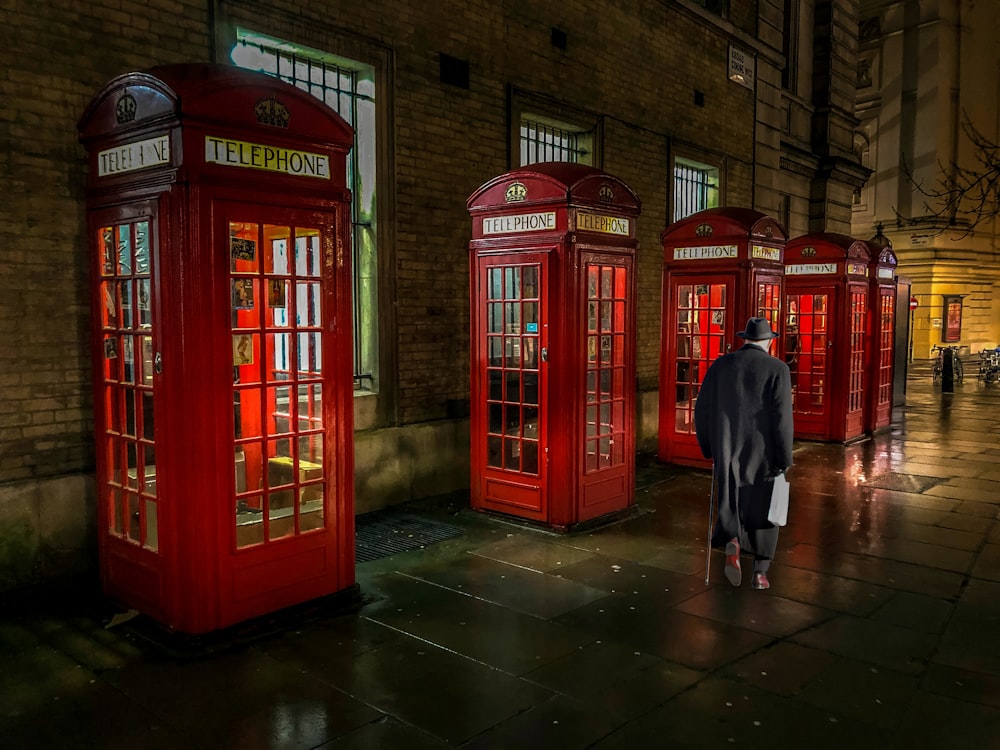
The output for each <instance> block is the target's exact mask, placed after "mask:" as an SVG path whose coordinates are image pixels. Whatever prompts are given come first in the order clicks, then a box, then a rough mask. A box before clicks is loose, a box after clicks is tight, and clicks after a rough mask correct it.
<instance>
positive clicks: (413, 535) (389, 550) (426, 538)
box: [354, 511, 464, 563]
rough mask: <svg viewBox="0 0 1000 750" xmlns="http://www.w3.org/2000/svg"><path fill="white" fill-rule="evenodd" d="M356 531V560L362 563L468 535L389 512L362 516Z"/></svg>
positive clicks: (433, 523)
mask: <svg viewBox="0 0 1000 750" xmlns="http://www.w3.org/2000/svg"><path fill="white" fill-rule="evenodd" d="M354 529H355V537H354V546H355V552H354V559H355V560H356V561H357V562H359V563H362V562H370V561H371V560H378V559H380V558H383V557H389V556H390V555H395V554H396V553H397V552H408V551H410V550H414V549H420V548H421V547H426V546H427V545H429V544H435V543H437V542H443V541H444V540H445V539H452V538H454V537H456V536H461V535H462V534H463V533H464V532H463V531H462V529H460V528H458V527H457V526H449V525H448V524H446V523H440V522H439V521H429V520H427V519H426V518H421V517H420V516H413V515H410V514H407V513H391V512H385V511H376V512H375V513H365V514H364V515H363V516H358V517H357V518H356V519H355V521H354Z"/></svg>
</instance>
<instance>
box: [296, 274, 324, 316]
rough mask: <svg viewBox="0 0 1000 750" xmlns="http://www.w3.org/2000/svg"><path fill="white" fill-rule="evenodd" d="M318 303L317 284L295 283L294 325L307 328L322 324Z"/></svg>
mask: <svg viewBox="0 0 1000 750" xmlns="http://www.w3.org/2000/svg"><path fill="white" fill-rule="evenodd" d="M320 301H321V300H320V296H319V284H318V283H316V282H301V281H300V282H297V283H296V284H295V323H296V324H297V325H300V326H307V327H309V328H317V327H319V326H320V325H321V324H322V317H321V315H320Z"/></svg>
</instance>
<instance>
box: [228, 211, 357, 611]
mask: <svg viewBox="0 0 1000 750" xmlns="http://www.w3.org/2000/svg"><path fill="white" fill-rule="evenodd" d="M219 214H221V217H222V218H221V222H222V225H221V226H217V229H216V231H217V233H218V234H217V236H216V240H215V250H216V253H217V255H216V256H215V257H216V258H222V259H223V262H224V263H225V266H224V269H225V270H224V273H223V274H222V275H221V277H220V278H221V281H222V283H223V284H224V285H225V287H224V295H223V297H222V300H220V301H222V302H223V304H225V307H226V312H227V315H226V319H227V324H228V330H227V331H226V332H225V339H224V340H225V341H226V350H225V352H224V353H222V354H221V356H224V357H225V358H226V360H227V370H228V372H229V373H231V377H230V382H231V386H230V390H229V394H228V400H229V402H230V404H231V406H230V407H229V408H230V409H231V411H230V414H231V416H230V422H229V423H230V424H231V425H232V428H231V429H232V432H231V435H230V436H229V442H230V444H231V446H232V449H231V450H232V452H231V456H232V460H231V463H230V464H229V477H230V478H231V484H230V487H231V494H230V496H229V498H228V500H227V502H226V508H227V509H228V510H227V511H226V515H225V517H226V518H228V519H229V520H228V524H227V526H228V529H229V533H228V534H227V535H226V536H227V540H228V544H227V545H226V549H224V550H223V551H222V556H223V559H225V560H229V561H230V562H231V568H230V569H229V571H228V573H229V574H230V575H231V577H232V579H231V591H232V597H233V598H232V601H231V602H228V604H229V605H230V606H231V607H232V608H233V609H232V612H233V613H235V617H236V619H242V618H243V617H246V616H250V615H254V614H261V613H265V612H268V611H273V610H275V609H278V608H280V607H282V606H286V605H287V604H288V603H290V602H297V601H303V600H305V599H307V598H312V597H314V596H317V595H322V594H325V593H331V592H332V591H335V590H337V589H338V588H339V587H340V586H339V584H343V583H345V582H347V583H349V582H350V581H351V580H353V569H352V570H351V571H344V570H341V569H340V568H339V567H338V561H340V563H341V566H342V565H344V564H345V563H343V559H344V556H343V555H342V554H341V552H342V551H343V549H344V548H346V546H350V545H353V533H354V518H353V513H349V512H346V510H345V509H349V503H348V498H345V497H343V494H344V493H343V491H342V488H341V487H339V486H338V481H337V479H338V463H337V462H338V460H340V457H341V456H342V455H344V454H345V449H344V447H343V446H340V445H338V444H337V441H338V436H339V435H340V434H341V430H340V429H339V428H340V423H341V421H342V420H343V419H344V415H342V414H338V413H337V411H336V409H337V405H338V404H340V403H342V401H343V399H342V398H340V395H341V394H340V390H341V389H344V388H347V389H351V388H352V383H351V382H350V372H351V370H350V369H346V370H345V366H344V363H343V361H342V360H341V358H343V357H351V348H350V344H349V343H348V344H347V345H346V346H345V345H344V337H345V333H344V330H343V328H338V327H335V325H334V323H336V324H337V326H345V325H349V324H348V323H347V322H346V321H343V320H336V319H335V310H336V302H337V295H336V283H335V282H336V279H335V278H334V274H335V272H336V266H335V264H334V263H333V262H332V260H331V259H329V258H324V252H331V253H332V250H331V248H333V247H334V246H335V245H336V237H335V228H334V219H333V216H332V215H328V214H324V213H317V212H312V211H310V212H308V213H307V212H301V211H291V210H284V209H277V208H267V207H259V206H254V207H250V206H243V205H239V204H234V205H228V206H226V207H224V208H223V210H221V211H219ZM346 335H347V337H348V338H347V341H348V342H349V341H350V338H349V336H350V334H346ZM345 372H346V373H348V375H347V377H346V378H345V377H344V376H343V373H345ZM345 379H346V380H347V382H346V383H345V382H340V381H342V380H345ZM224 589H225V587H224ZM223 593H224V597H223V600H224V606H225V605H226V604H227V602H226V601H225V599H226V597H225V594H228V591H225V590H224V592H223ZM223 618H224V619H231V618H229V617H227V616H226V614H225V613H224V614H223Z"/></svg>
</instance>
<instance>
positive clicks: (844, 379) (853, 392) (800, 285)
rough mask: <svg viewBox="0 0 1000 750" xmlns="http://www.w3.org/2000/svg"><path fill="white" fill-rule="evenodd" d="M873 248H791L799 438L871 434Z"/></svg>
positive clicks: (845, 240) (834, 242)
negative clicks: (867, 410) (867, 412)
mask: <svg viewBox="0 0 1000 750" xmlns="http://www.w3.org/2000/svg"><path fill="white" fill-rule="evenodd" d="M868 261H869V254H868V245H867V244H866V243H865V242H862V241H861V240H855V239H854V238H852V237H848V236H847V235H843V234H834V233H822V234H807V235H803V236H801V237H797V238H795V239H793V240H789V242H788V244H787V245H786V246H785V300H786V302H785V322H784V330H783V331H782V333H783V339H784V347H783V351H784V356H785V361H786V362H787V363H788V367H789V369H791V371H792V407H793V413H794V415H795V437H797V438H807V439H812V440H827V441H831V442H847V441H849V440H852V439H854V438H857V437H859V436H860V435H861V434H862V433H863V432H864V407H865V387H866V386H865V377H866V367H867V351H866V350H867V346H866V342H867V331H868Z"/></svg>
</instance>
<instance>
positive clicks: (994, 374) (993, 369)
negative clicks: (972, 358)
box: [977, 347, 1000, 384]
mask: <svg viewBox="0 0 1000 750" xmlns="http://www.w3.org/2000/svg"><path fill="white" fill-rule="evenodd" d="M977 379H978V380H982V381H983V382H984V383H987V384H989V383H995V382H997V380H998V379H1000V347H997V348H996V349H983V350H982V351H981V352H979V375H978V376H977Z"/></svg>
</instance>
